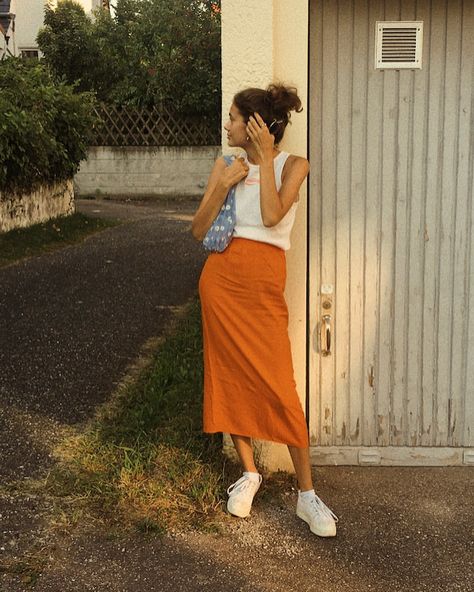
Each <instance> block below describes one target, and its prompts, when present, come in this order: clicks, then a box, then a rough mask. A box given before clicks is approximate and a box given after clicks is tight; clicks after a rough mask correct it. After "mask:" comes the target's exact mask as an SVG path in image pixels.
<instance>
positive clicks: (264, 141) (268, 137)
mask: <svg viewBox="0 0 474 592" xmlns="http://www.w3.org/2000/svg"><path fill="white" fill-rule="evenodd" d="M254 115H255V117H254V116H252V115H251V116H250V118H249V121H248V123H247V134H248V135H249V137H250V139H251V140H252V143H253V145H254V146H255V148H256V150H257V154H258V159H259V161H260V162H258V163H257V164H262V163H264V162H266V161H270V162H273V148H274V144H275V136H273V134H271V133H270V132H269V131H268V127H267V124H266V123H265V122H264V121H263V119H262V118H261V117H260V115H259V114H258V113H256V112H255V113H254Z"/></svg>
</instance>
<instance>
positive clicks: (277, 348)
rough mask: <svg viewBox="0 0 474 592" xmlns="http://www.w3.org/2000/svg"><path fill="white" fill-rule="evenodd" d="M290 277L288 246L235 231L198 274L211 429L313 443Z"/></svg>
mask: <svg viewBox="0 0 474 592" xmlns="http://www.w3.org/2000/svg"><path fill="white" fill-rule="evenodd" d="M285 283H286V255H285V251H284V250H283V249H280V248H279V247H277V246H275V245H271V244H269V243H264V242H261V241H255V240H250V239H246V238H240V237H236V238H233V239H232V241H231V242H230V244H229V245H228V247H227V248H226V249H225V251H223V252H222V253H215V252H212V253H210V254H209V256H208V258H207V260H206V262H205V264H204V267H203V269H202V272H201V276H200V278H199V296H200V300H201V313H202V329H203V353H204V400H203V431H204V432H207V433H214V432H227V433H229V434H236V435H240V436H249V437H251V438H257V439H259V440H270V441H273V442H280V443H283V444H289V445H291V446H296V447H299V448H305V447H306V446H308V444H309V440H308V430H307V426H306V420H305V417H304V413H303V409H302V407H301V403H300V400H299V397H298V394H297V391H296V383H295V380H294V373H293V362H292V355H291V345H290V340H289V336H288V308H287V304H286V301H285V297H284V289H285Z"/></svg>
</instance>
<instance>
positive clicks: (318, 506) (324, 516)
mask: <svg viewBox="0 0 474 592" xmlns="http://www.w3.org/2000/svg"><path fill="white" fill-rule="evenodd" d="M296 515H297V516H298V517H299V518H301V519H302V520H304V521H305V522H307V523H308V524H309V528H310V530H311V532H314V534H317V535H318V536H322V537H331V536H336V522H338V521H339V518H338V517H337V516H336V514H334V512H333V511H332V510H330V509H329V508H328V507H327V506H326V504H325V503H324V502H323V501H322V500H321V499H320V498H319V497H318V496H317V495H315V496H314V497H313V498H311V499H310V500H309V501H308V500H304V499H303V498H301V496H300V495H298V502H297V504H296Z"/></svg>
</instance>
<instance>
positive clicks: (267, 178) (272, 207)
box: [260, 156, 309, 226]
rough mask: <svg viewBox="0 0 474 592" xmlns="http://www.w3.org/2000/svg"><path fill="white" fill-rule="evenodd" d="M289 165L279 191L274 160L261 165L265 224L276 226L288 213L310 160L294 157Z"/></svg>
mask: <svg viewBox="0 0 474 592" xmlns="http://www.w3.org/2000/svg"><path fill="white" fill-rule="evenodd" d="M288 165H289V170H288V171H287V172H286V174H285V178H284V180H283V181H282V184H281V187H280V191H279V192H278V191H277V189H276V185H275V171H274V168H273V166H274V165H273V160H272V161H269V160H267V161H264V162H263V163H262V164H261V165H260V212H261V215H262V220H263V224H264V225H265V226H275V225H276V224H278V223H279V222H280V220H281V219H282V218H283V217H284V216H285V215H286V213H287V212H288V210H289V209H290V207H291V205H292V204H293V203H294V201H295V200H296V199H297V197H298V192H299V190H300V187H301V185H302V183H303V181H304V180H305V178H306V176H307V175H308V173H309V162H308V161H307V160H306V158H302V157H301V156H296V157H295V158H292V160H291V162H288Z"/></svg>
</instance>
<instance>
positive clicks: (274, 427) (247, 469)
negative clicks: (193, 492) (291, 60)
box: [192, 84, 337, 536]
mask: <svg viewBox="0 0 474 592" xmlns="http://www.w3.org/2000/svg"><path fill="white" fill-rule="evenodd" d="M292 110H296V112H297V113H299V112H300V111H302V107H301V101H300V99H299V97H298V95H297V93H296V89H294V88H293V87H286V86H284V85H282V84H271V85H270V86H269V87H268V88H267V89H266V90H263V89H259V88H247V89H245V90H242V91H240V92H239V93H237V94H236V95H235V96H234V99H233V102H232V105H231V107H230V113H229V120H228V121H227V123H226V125H225V129H226V131H227V138H228V143H229V146H232V147H236V148H243V150H244V151H245V157H239V158H237V159H235V160H234V161H233V162H232V164H231V165H230V166H227V165H226V163H225V161H224V159H223V158H222V157H220V158H218V159H217V160H216V162H215V164H214V167H213V169H212V172H211V174H210V176H209V181H208V184H207V189H206V192H205V194H204V197H203V199H202V201H201V204H200V205H199V208H198V210H197V211H196V214H195V216H194V218H193V222H192V234H193V236H194V237H195V238H196V239H197V240H200V241H202V240H203V239H204V237H205V235H206V232H207V231H208V229H209V228H210V226H211V224H212V222H213V220H214V219H215V217H216V216H217V214H218V213H219V211H220V209H221V207H222V204H223V202H224V200H225V198H226V195H227V192H228V191H229V188H230V187H232V186H233V185H235V184H237V187H236V192H235V201H236V224H235V228H234V231H233V235H232V240H231V242H230V244H229V245H228V246H227V248H226V249H225V250H224V251H222V252H221V253H217V252H212V253H210V254H209V256H208V258H207V260H206V263H205V265H204V267H203V270H202V273H201V277H200V280H199V295H200V299H201V310H202V321H203V344H204V411H203V416H204V417H203V419H204V427H203V429H204V432H207V433H214V432H227V433H230V434H231V437H232V440H233V442H234V446H235V448H236V450H237V453H238V455H239V458H240V461H241V463H242V466H243V469H244V472H243V475H242V477H241V478H240V479H239V480H238V481H236V482H235V483H233V484H232V485H231V486H230V487H229V488H228V490H227V492H228V494H229V499H228V502H227V509H228V511H229V512H230V513H231V514H233V515H235V516H239V517H246V516H248V515H249V513H250V508H251V505H252V501H253V498H254V496H255V494H256V492H257V490H258V489H259V487H260V484H261V482H262V476H261V475H260V474H259V472H258V470H257V468H256V466H255V461H254V456H253V448H252V441H251V439H252V438H258V439H261V440H270V441H273V442H280V443H284V444H287V445H288V449H289V451H290V455H291V458H292V461H293V464H294V467H295V471H296V475H297V479H298V486H299V492H298V502H297V507H296V513H297V515H298V516H299V517H300V518H302V519H303V520H305V521H306V522H307V523H308V524H309V525H310V529H311V531H312V532H313V533H315V534H317V535H319V536H334V535H335V534H336V523H335V522H336V521H337V516H336V515H335V514H333V513H332V511H331V510H330V509H329V508H328V507H327V506H326V505H325V504H324V503H323V502H322V501H321V499H320V498H319V497H318V496H317V495H316V494H315V491H314V489H313V483H312V477H311V466H310V460H309V440H308V431H307V426H306V421H305V417H304V414H303V410H302V407H301V403H300V401H299V398H298V394H297V391H296V383H295V381H294V376H293V366H292V357H291V346H290V341H289V336H288V309H287V305H286V302H285V298H284V289H285V282H286V256H285V251H286V250H288V249H289V248H290V240H289V238H290V232H291V228H292V226H293V222H294V219H295V212H296V208H297V201H298V191H299V189H300V187H301V184H302V183H303V181H304V179H305V178H306V176H307V174H308V172H309V163H308V161H307V160H306V159H305V158H302V157H300V156H294V155H292V154H289V153H288V152H284V151H281V150H279V149H278V145H279V143H280V141H281V139H282V138H283V134H284V131H285V128H286V126H287V124H288V122H289V119H290V111H292Z"/></svg>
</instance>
